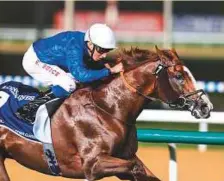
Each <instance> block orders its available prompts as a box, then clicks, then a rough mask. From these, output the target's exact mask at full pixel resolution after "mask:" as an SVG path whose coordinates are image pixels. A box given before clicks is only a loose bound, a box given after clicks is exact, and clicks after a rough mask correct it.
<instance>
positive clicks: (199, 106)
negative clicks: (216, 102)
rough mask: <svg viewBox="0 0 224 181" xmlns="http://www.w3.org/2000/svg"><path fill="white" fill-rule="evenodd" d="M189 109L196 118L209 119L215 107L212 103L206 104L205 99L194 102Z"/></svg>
mask: <svg viewBox="0 0 224 181" xmlns="http://www.w3.org/2000/svg"><path fill="white" fill-rule="evenodd" d="M188 109H189V111H191V114H192V116H194V117H195V118H197V119H207V118H209V117H210V113H211V111H212V110H213V105H212V103H211V102H210V101H209V102H205V101H204V100H203V99H200V100H198V101H194V103H193V104H192V105H191V106H189V107H188Z"/></svg>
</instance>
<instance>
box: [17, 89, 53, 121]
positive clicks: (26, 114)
mask: <svg viewBox="0 0 224 181" xmlns="http://www.w3.org/2000/svg"><path fill="white" fill-rule="evenodd" d="M54 98H56V97H55V95H54V94H53V92H51V91H46V92H44V93H43V94H41V95H40V96H38V97H37V98H36V99H34V100H32V101H30V102H29V103H27V104H25V105H24V106H22V107H21V108H19V109H18V110H17V112H16V113H15V114H16V116H17V117H18V118H19V119H22V120H26V121H28V122H29V123H30V124H33V123H34V121H35V117H36V112H37V110H38V108H39V107H40V106H41V105H43V104H45V103H47V102H48V101H50V100H52V99H54Z"/></svg>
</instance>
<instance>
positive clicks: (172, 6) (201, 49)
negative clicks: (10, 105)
mask: <svg viewBox="0 0 224 181" xmlns="http://www.w3.org/2000/svg"><path fill="white" fill-rule="evenodd" d="M211 7H212V8H211ZM96 22H101V23H107V24H108V25H110V26H111V27H112V28H113V29H114V30H115V32H116V36H117V39H118V43H119V46H120V47H127V48H129V47H130V46H138V47H140V48H146V49H152V48H153V46H154V45H155V44H157V45H159V46H160V47H165V48H170V47H174V48H176V50H177V52H178V54H179V56H180V57H181V59H182V60H183V61H184V63H185V64H186V65H187V66H188V67H189V68H190V70H191V71H192V73H193V75H194V76H195V78H196V79H197V80H198V84H199V86H200V87H201V88H203V89H205V90H206V91H207V92H208V93H209V95H210V97H211V99H212V101H213V103H214V105H215V110H218V111H222V110H224V100H223V96H222V95H223V94H222V93H223V92H224V84H223V82H222V81H224V75H223V74H224V73H223V67H224V61H223V58H224V2H223V1H204V2H203V1H115V0H113V1H0V61H1V64H0V75H1V76H0V83H1V82H4V81H8V80H10V79H14V80H17V81H23V82H24V83H26V84H30V85H33V86H38V85H40V84H39V83H38V82H36V81H33V80H31V79H30V78H29V77H27V74H26V73H25V72H24V70H23V68H22V65H21V61H22V57H23V54H24V52H25V51H26V49H27V48H28V47H29V46H30V44H31V43H32V42H33V41H35V40H37V39H39V38H42V37H46V36H50V35H54V34H56V33H57V32H60V31H64V30H80V31H86V30H87V28H88V27H89V26H90V25H91V24H92V23H96ZM24 76H25V77H24Z"/></svg>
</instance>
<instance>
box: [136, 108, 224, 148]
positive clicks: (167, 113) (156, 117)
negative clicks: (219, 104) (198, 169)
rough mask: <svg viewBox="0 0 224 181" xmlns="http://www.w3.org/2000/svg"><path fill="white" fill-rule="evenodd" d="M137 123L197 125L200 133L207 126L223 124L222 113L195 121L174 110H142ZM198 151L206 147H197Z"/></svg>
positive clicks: (184, 113) (206, 129) (205, 129)
mask: <svg viewBox="0 0 224 181" xmlns="http://www.w3.org/2000/svg"><path fill="white" fill-rule="evenodd" d="M137 121H144V122H150V121H151V122H173V123H198V124H199V128H198V131H200V132H207V131H208V124H224V112H212V113H211V117H210V118H208V119H196V118H194V117H193V116H192V115H191V114H190V112H189V111H176V110H175V111H174V110H143V111H142V113H141V114H140V115H139V117H138V118H137ZM198 150H199V151H200V152H204V151H206V150H207V145H198Z"/></svg>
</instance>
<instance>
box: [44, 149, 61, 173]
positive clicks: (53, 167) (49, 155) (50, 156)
mask: <svg viewBox="0 0 224 181" xmlns="http://www.w3.org/2000/svg"><path fill="white" fill-rule="evenodd" d="M45 155H46V156H47V159H48V165H49V168H50V170H51V172H52V173H53V174H54V175H58V174H59V173H60V168H59V166H58V164H57V160H56V158H55V155H54V154H53V153H52V151H51V150H50V149H46V150H45Z"/></svg>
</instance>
